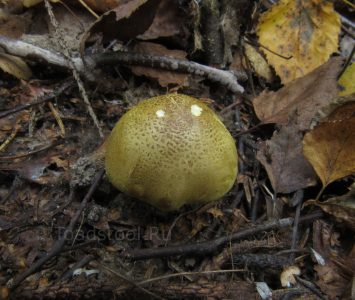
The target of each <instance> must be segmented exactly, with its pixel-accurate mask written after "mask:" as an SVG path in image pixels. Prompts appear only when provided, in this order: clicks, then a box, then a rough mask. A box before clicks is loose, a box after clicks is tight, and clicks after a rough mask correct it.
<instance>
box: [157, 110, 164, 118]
mask: <svg viewBox="0 0 355 300" xmlns="http://www.w3.org/2000/svg"><path fill="white" fill-rule="evenodd" d="M155 114H156V115H157V117H158V118H162V117H164V116H165V111H163V110H162V109H159V110H157V111H156V112H155Z"/></svg>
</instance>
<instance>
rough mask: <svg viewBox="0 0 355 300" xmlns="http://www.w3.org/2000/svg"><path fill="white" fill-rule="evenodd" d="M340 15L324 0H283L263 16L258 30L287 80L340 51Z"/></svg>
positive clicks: (270, 59) (299, 75)
mask: <svg viewBox="0 0 355 300" xmlns="http://www.w3.org/2000/svg"><path fill="white" fill-rule="evenodd" d="M340 25H341V23H340V16H339V14H337V13H336V12H335V11H334V9H333V3H332V2H330V1H322V0H313V1H308V0H301V1H294V0H281V1H279V2H278V3H277V4H275V5H274V6H273V7H272V8H271V9H270V10H268V11H267V12H266V13H264V14H263V15H261V17H260V20H259V24H258V26H257V33H258V36H259V42H260V44H261V45H263V46H265V47H267V49H266V48H264V49H263V51H264V53H265V54H266V57H267V59H268V61H269V62H270V64H271V65H272V66H273V67H274V68H275V71H276V73H277V74H278V75H279V76H280V78H281V81H282V82H283V83H287V82H290V81H292V80H294V79H296V78H298V77H302V76H304V75H306V74H307V73H309V72H311V71H312V70H314V69H315V68H317V67H319V66H320V65H322V64H323V63H325V62H326V61H327V60H328V58H329V56H330V55H331V54H332V53H334V52H337V49H338V40H339V37H338V36H339V33H340Z"/></svg>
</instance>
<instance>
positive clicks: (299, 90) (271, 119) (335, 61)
mask: <svg viewBox="0 0 355 300" xmlns="http://www.w3.org/2000/svg"><path fill="white" fill-rule="evenodd" d="M341 63H342V59H341V58H340V57H335V58H331V59H330V60H329V61H328V62H327V63H326V64H324V65H322V66H321V67H319V68H318V69H316V70H314V71H313V72H311V73H310V74H308V75H306V76H304V77H302V78H299V79H296V80H294V81H293V82H291V83H289V84H287V85H285V86H284V87H283V88H281V89H280V90H278V91H277V92H272V91H264V92H262V93H261V94H260V95H259V96H258V97H257V98H255V99H254V101H253V106H254V109H255V112H256V114H257V116H258V118H259V119H260V120H261V121H262V122H263V123H278V124H287V123H288V121H289V119H290V116H293V115H294V114H296V120H297V124H298V127H299V129H300V130H307V129H309V127H310V124H311V121H312V118H313V117H314V115H315V114H316V113H317V111H318V110H320V109H321V108H322V107H325V106H328V105H329V104H330V103H331V102H332V101H333V99H334V98H335V97H336V95H337V75H338V73H339V71H340V66H341Z"/></svg>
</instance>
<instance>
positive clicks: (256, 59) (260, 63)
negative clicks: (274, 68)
mask: <svg viewBox="0 0 355 300" xmlns="http://www.w3.org/2000/svg"><path fill="white" fill-rule="evenodd" d="M244 51H245V55H246V56H247V58H248V59H249V61H250V64H251V66H252V67H253V69H254V71H255V73H256V74H258V75H259V76H261V77H263V78H264V79H265V80H266V81H267V82H271V81H272V77H273V76H272V72H271V70H270V67H269V65H268V64H267V62H266V61H265V59H264V57H262V55H261V54H260V53H259V52H258V51H257V50H255V48H254V47H253V46H251V45H249V44H247V43H245V44H244Z"/></svg>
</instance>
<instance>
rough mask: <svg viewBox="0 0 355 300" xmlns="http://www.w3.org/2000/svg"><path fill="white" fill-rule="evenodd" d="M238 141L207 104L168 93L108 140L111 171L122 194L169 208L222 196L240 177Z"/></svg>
mask: <svg viewBox="0 0 355 300" xmlns="http://www.w3.org/2000/svg"><path fill="white" fill-rule="evenodd" d="M237 160H238V157H237V150H236V146H235V141H234V139H233V137H232V136H231V134H230V133H229V132H228V130H227V129H226V127H225V126H224V125H223V123H222V122H221V121H220V119H219V118H218V117H217V115H216V114H215V113H214V112H213V111H212V110H211V109H210V108H209V107H207V106H206V105H205V104H204V103H203V102H201V101H200V100H197V99H195V98H192V97H190V96H186V95H182V94H168V95H164V96H158V97H153V98H150V99H147V100H144V101H142V102H140V103H139V104H138V105H136V106H135V107H133V108H132V109H131V110H129V111H128V112H127V113H125V114H124V115H123V116H122V117H121V119H120V120H119V121H118V122H117V124H116V125H115V127H114V129H113V130H112V132H111V135H110V136H109V138H108V141H107V149H106V156H105V169H106V173H107V176H108V178H109V180H110V181H111V183H112V184H113V185H114V186H115V187H117V188H118V189H119V190H121V191H122V192H124V193H126V194H128V195H131V196H133V197H135V198H138V199H140V200H143V201H145V202H148V203H150V204H151V205H153V206H155V207H157V208H159V209H161V210H163V211H169V210H176V209H179V208H180V207H181V206H182V205H184V204H193V203H207V202H210V201H214V200H217V199H219V198H221V197H222V196H223V195H224V194H225V193H227V192H228V191H229V190H230V189H231V187H232V186H233V184H234V182H235V179H236V176H237Z"/></svg>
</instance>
